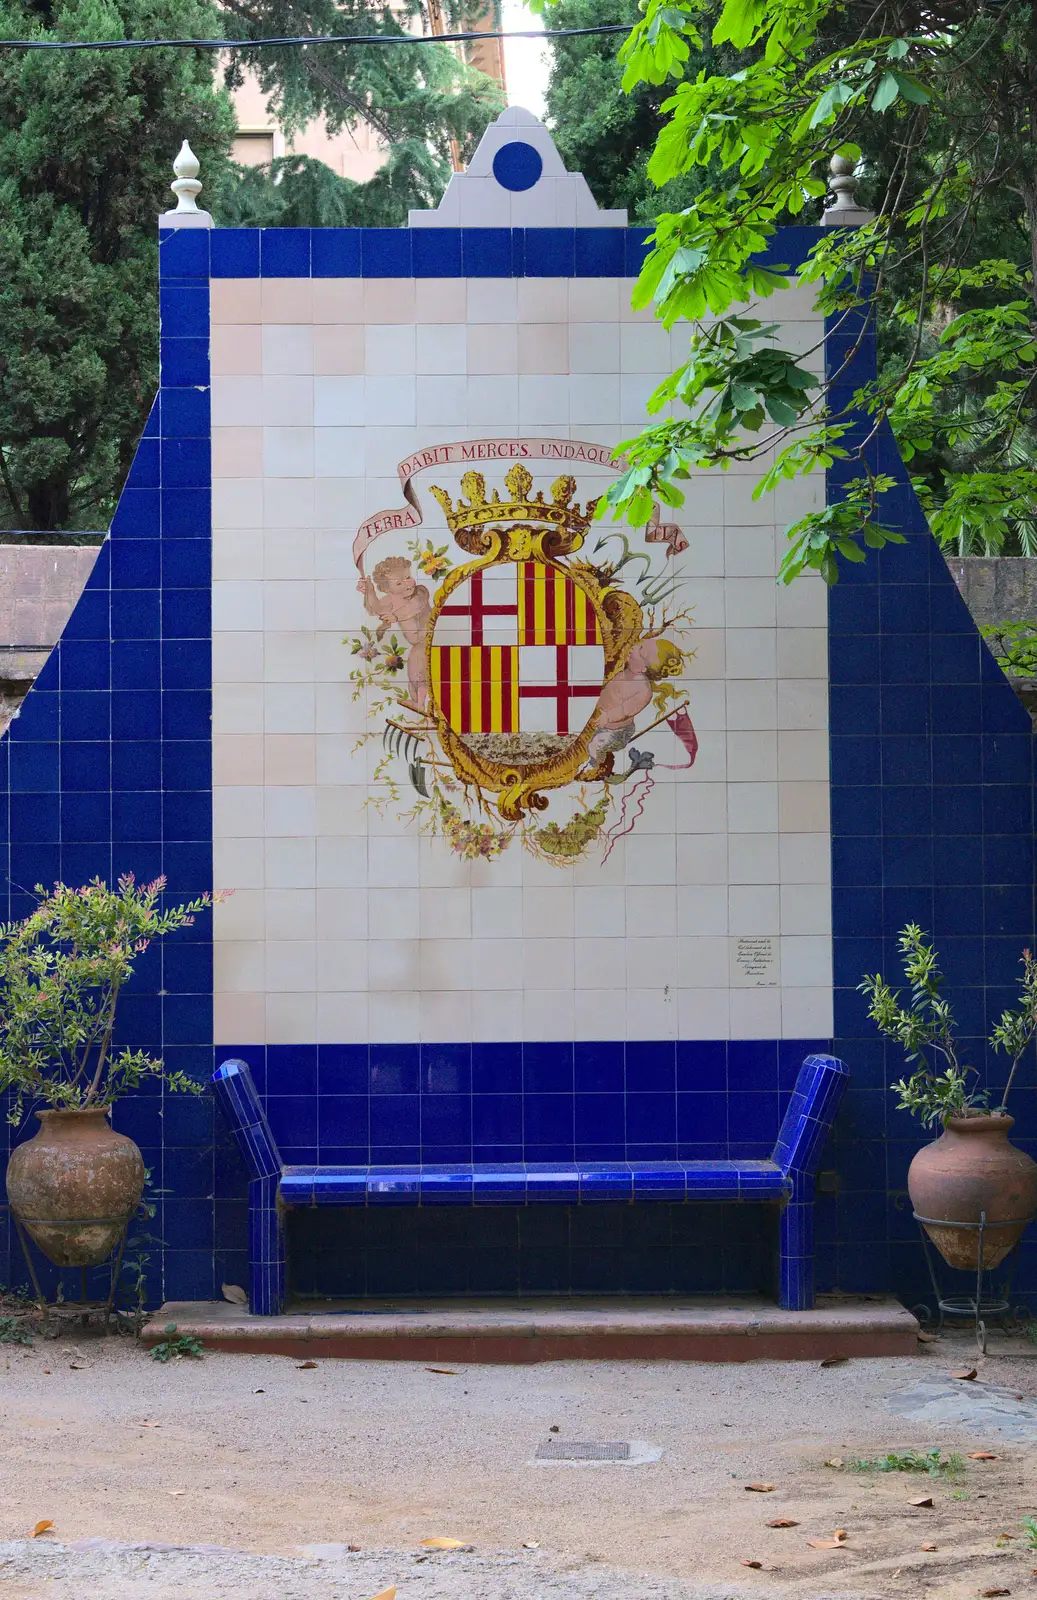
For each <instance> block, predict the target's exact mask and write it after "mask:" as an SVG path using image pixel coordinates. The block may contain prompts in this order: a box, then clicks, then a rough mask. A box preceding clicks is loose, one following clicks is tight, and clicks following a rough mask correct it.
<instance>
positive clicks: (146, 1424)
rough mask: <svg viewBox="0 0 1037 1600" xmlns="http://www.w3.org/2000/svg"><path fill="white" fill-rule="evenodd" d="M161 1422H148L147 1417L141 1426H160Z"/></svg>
mask: <svg viewBox="0 0 1037 1600" xmlns="http://www.w3.org/2000/svg"><path fill="white" fill-rule="evenodd" d="M161 1426H162V1424H161V1422H149V1421H148V1420H147V1418H145V1419H144V1421H143V1422H142V1423H141V1427H142V1428H161Z"/></svg>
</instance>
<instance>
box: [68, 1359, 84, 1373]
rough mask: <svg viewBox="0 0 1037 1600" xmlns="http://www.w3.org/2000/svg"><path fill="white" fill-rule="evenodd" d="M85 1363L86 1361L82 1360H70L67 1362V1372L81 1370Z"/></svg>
mask: <svg viewBox="0 0 1037 1600" xmlns="http://www.w3.org/2000/svg"><path fill="white" fill-rule="evenodd" d="M85 1365H86V1363H85V1362H84V1361H70V1362H69V1364H68V1370H69V1372H82V1371H83V1368H84V1367H85Z"/></svg>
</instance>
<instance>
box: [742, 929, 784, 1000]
mask: <svg viewBox="0 0 1037 1600" xmlns="http://www.w3.org/2000/svg"><path fill="white" fill-rule="evenodd" d="M731 984H732V987H733V988H735V989H776V988H777V986H778V941H777V939H775V938H774V937H773V936H772V935H771V934H769V933H756V934H749V933H743V934H739V935H738V937H737V938H735V939H732V941H731Z"/></svg>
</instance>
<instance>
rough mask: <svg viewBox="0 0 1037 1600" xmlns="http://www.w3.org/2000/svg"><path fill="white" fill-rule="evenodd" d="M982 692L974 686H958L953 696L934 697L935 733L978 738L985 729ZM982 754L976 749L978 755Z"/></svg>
mask: <svg viewBox="0 0 1037 1600" xmlns="http://www.w3.org/2000/svg"><path fill="white" fill-rule="evenodd" d="M981 696H982V691H981V690H980V689H979V688H977V687H975V686H974V685H972V684H957V685H956V686H955V689H954V693H953V694H946V693H937V694H935V695H934V696H933V707H932V711H933V733H934V734H953V735H957V736H958V737H961V736H962V735H965V734H971V735H974V736H976V738H977V739H978V736H979V734H980V731H981V729H982V727H983V702H982V698H981ZM979 753H980V751H979V746H978V744H977V747H976V755H977V756H978V755H979Z"/></svg>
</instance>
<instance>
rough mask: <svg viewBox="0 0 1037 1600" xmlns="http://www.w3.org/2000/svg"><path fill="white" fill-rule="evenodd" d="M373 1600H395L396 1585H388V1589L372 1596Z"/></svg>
mask: <svg viewBox="0 0 1037 1600" xmlns="http://www.w3.org/2000/svg"><path fill="white" fill-rule="evenodd" d="M374 1600H396V1585H395V1584H394V1583H390V1585H389V1587H388V1589H382V1590H380V1592H379V1593H378V1594H376V1595H375V1596H374Z"/></svg>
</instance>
